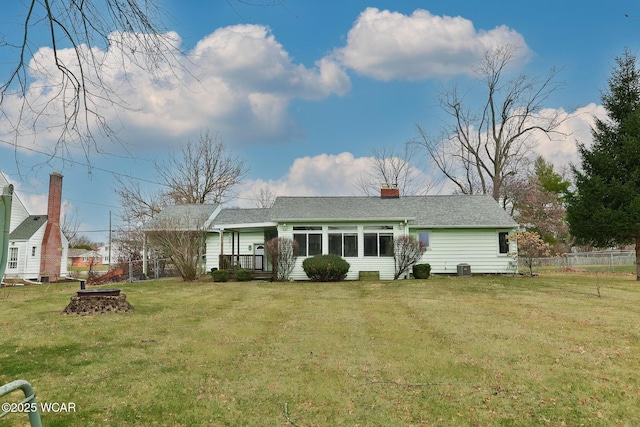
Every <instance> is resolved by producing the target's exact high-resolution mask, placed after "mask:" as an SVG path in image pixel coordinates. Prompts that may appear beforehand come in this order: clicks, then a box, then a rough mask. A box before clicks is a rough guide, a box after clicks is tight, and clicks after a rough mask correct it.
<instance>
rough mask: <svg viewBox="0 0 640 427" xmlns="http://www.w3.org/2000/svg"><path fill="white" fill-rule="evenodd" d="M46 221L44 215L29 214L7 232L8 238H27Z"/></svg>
mask: <svg viewBox="0 0 640 427" xmlns="http://www.w3.org/2000/svg"><path fill="white" fill-rule="evenodd" d="M46 223H47V216H46V215H30V216H28V217H27V218H25V220H24V221H22V223H20V225H18V226H17V227H16V228H15V230H13V231H12V232H11V234H9V239H10V240H29V239H30V238H31V236H33V235H34V234H35V233H36V231H38V230H39V229H40V227H42V226H43V225H45V224H46Z"/></svg>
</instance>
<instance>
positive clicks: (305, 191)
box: [238, 152, 369, 207]
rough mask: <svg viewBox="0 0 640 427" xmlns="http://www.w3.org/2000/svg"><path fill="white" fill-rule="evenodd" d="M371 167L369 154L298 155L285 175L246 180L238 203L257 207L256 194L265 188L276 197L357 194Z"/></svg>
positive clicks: (243, 205)
mask: <svg viewBox="0 0 640 427" xmlns="http://www.w3.org/2000/svg"><path fill="white" fill-rule="evenodd" d="M368 166H369V158H368V157H358V158H356V157H354V156H353V154H351V153H348V152H344V153H340V154H319V155H317V156H312V157H311V156H306V157H301V158H297V159H295V160H294V162H293V164H292V165H291V167H290V168H289V170H288V171H287V174H286V175H284V176H283V177H281V178H278V179H274V180H262V179H255V180H247V181H245V183H244V184H243V185H242V188H241V189H240V194H239V199H238V204H239V205H240V206H242V207H251V206H254V204H255V202H254V197H255V194H254V193H255V192H256V190H259V189H261V188H268V189H269V190H270V191H271V192H272V193H273V194H274V195H276V196H348V195H354V194H357V189H356V187H355V183H356V181H357V179H358V177H359V176H360V175H361V174H362V173H363V172H364V171H365V170H366V169H367V167H368Z"/></svg>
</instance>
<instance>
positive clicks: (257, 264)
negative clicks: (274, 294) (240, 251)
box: [218, 255, 267, 271]
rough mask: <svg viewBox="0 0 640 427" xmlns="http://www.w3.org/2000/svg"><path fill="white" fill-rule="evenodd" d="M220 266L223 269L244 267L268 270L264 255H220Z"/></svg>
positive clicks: (246, 268) (252, 269)
mask: <svg viewBox="0 0 640 427" xmlns="http://www.w3.org/2000/svg"><path fill="white" fill-rule="evenodd" d="M218 268H220V269H221V270H237V269H240V268H242V269H244V270H250V271H267V265H266V264H265V259H264V255H220V260H219V263H218Z"/></svg>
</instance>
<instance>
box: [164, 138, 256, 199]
mask: <svg viewBox="0 0 640 427" xmlns="http://www.w3.org/2000/svg"><path fill="white" fill-rule="evenodd" d="M154 167H155V171H156V175H157V177H158V179H159V180H160V182H161V183H162V185H163V186H164V188H165V189H166V195H167V197H168V198H169V199H170V200H171V202H172V203H173V204H176V205H178V204H204V203H222V202H223V201H224V200H225V199H226V198H227V197H228V196H229V195H230V192H231V190H232V188H233V187H234V186H236V185H237V184H239V183H240V181H241V180H242V178H244V176H245V175H246V173H247V169H246V167H245V165H244V160H243V159H241V158H240V157H238V156H230V155H229V154H228V153H227V147H226V145H225V143H224V141H223V140H222V138H221V137H220V135H219V134H217V133H216V134H215V135H211V134H209V131H204V132H202V133H201V134H200V139H199V140H198V141H197V142H195V143H194V142H192V141H187V143H186V144H184V145H183V146H182V147H181V149H180V152H179V153H176V152H175V151H174V152H171V153H170V155H169V159H168V160H167V161H165V162H154Z"/></svg>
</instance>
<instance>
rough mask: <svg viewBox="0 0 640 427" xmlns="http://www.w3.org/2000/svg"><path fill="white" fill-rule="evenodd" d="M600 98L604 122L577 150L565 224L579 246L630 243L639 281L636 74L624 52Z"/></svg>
mask: <svg viewBox="0 0 640 427" xmlns="http://www.w3.org/2000/svg"><path fill="white" fill-rule="evenodd" d="M608 85H609V90H608V91H607V92H605V93H603V95H602V104H603V106H604V107H605V109H606V111H607V119H605V120H596V123H595V127H594V129H592V135H593V145H592V146H591V148H587V147H586V146H585V145H584V144H579V145H578V150H579V153H580V156H581V159H582V168H581V169H578V168H576V167H573V174H574V177H575V186H576V191H575V193H574V194H572V195H571V196H570V197H569V198H568V205H567V221H568V222H569V227H570V231H571V234H572V235H573V236H574V237H575V238H576V240H577V241H578V242H580V243H590V244H593V245H595V246H599V247H610V246H621V245H627V244H631V243H632V242H633V241H634V240H635V248H636V276H637V279H638V280H640V70H639V69H638V63H637V58H636V56H635V55H633V54H632V53H631V52H629V51H628V50H625V51H624V53H623V55H622V56H620V57H617V58H616V64H615V67H614V68H613V72H612V74H611V76H610V77H609V79H608Z"/></svg>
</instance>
